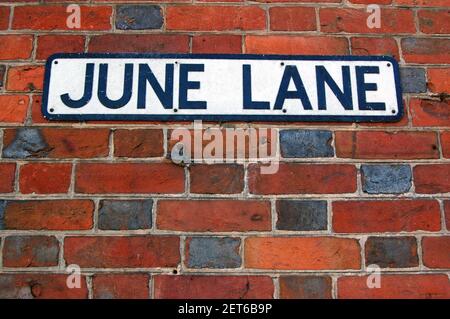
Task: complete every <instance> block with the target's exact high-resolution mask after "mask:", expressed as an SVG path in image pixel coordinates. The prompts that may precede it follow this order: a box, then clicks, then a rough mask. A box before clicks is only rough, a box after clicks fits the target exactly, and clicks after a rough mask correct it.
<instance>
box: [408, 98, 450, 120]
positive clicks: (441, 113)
mask: <svg viewBox="0 0 450 319" xmlns="http://www.w3.org/2000/svg"><path fill="white" fill-rule="evenodd" d="M409 108H410V112H411V115H412V123H413V125H414V126H450V98H449V99H443V100H431V99H430V100H425V99H424V100H421V99H415V98H413V99H411V100H410V104H409Z"/></svg>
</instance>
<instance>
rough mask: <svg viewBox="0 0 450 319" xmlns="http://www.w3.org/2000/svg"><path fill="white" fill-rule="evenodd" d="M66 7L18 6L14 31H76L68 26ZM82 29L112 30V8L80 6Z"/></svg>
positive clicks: (15, 12) (13, 26)
mask: <svg viewBox="0 0 450 319" xmlns="http://www.w3.org/2000/svg"><path fill="white" fill-rule="evenodd" d="M66 9H67V7H66V6H64V5H50V6H17V7H15V8H14V19H13V22H12V28H13V29H14V30H21V29H31V30H50V31H54V30H74V29H70V28H69V26H68V25H67V23H66V22H67V18H68V13H67V12H66ZM80 9H81V10H80V13H81V16H80V20H81V23H80V28H79V29H75V30H77V31H85V30H91V31H93V30H110V29H111V14H112V7H110V6H80Z"/></svg>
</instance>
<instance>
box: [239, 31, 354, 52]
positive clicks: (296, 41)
mask: <svg viewBox="0 0 450 319" xmlns="http://www.w3.org/2000/svg"><path fill="white" fill-rule="evenodd" d="M245 48H246V50H245V52H246V53H258V54H312V55H314V54H316V55H327V54H337V55H339V54H342V55H345V54H348V53H349V50H348V42H347V39H345V38H340V37H323V36H319V37H312V36H308V37H305V36H288V35H270V36H258V35H248V36H246V37H245Z"/></svg>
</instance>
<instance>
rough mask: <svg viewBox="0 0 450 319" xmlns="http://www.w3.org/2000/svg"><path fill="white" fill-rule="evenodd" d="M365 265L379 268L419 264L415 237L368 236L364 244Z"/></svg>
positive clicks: (415, 265)
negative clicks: (373, 265)
mask: <svg viewBox="0 0 450 319" xmlns="http://www.w3.org/2000/svg"><path fill="white" fill-rule="evenodd" d="M365 251H366V265H367V266H369V265H372V264H375V265H378V266H379V267H381V268H408V267H417V266H419V258H418V256H417V242H416V238H415V237H369V238H368V239H367V241H366V244H365Z"/></svg>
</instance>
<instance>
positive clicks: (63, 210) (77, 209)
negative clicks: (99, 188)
mask: <svg viewBox="0 0 450 319" xmlns="http://www.w3.org/2000/svg"><path fill="white" fill-rule="evenodd" d="M93 215H94V203H93V202H92V201H90V200H81V199H74V200H29V201H8V202H6V207H5V210H4V215H3V217H2V218H0V225H1V224H3V228H4V229H17V230H84V229H91V228H92V225H93ZM0 217H1V216H0ZM0 228H1V227H0Z"/></svg>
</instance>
